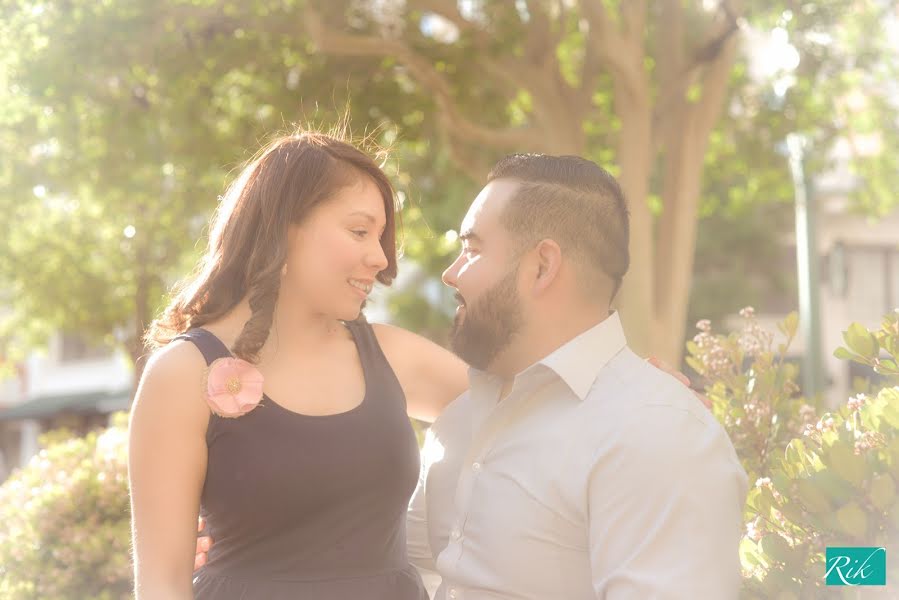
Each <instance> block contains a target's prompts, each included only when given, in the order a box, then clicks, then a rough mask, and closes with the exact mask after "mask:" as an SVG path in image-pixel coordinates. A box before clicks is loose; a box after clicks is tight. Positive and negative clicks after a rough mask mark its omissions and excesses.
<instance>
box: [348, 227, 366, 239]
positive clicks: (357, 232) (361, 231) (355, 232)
mask: <svg viewBox="0 0 899 600" xmlns="http://www.w3.org/2000/svg"><path fill="white" fill-rule="evenodd" d="M352 233H353V235H355V236H356V237H358V238H363V237H365V235H366V234H367V233H368V232H367V231H366V230H364V229H353V230H352Z"/></svg>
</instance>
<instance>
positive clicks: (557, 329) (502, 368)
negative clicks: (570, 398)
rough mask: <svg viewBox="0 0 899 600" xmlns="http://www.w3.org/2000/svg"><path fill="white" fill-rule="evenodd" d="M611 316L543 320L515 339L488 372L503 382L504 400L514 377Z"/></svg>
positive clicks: (605, 313) (589, 314)
mask: <svg viewBox="0 0 899 600" xmlns="http://www.w3.org/2000/svg"><path fill="white" fill-rule="evenodd" d="M610 315H611V313H610V312H609V309H608V307H601V308H600V309H599V310H592V311H589V312H581V313H579V314H572V315H571V316H569V317H566V318H565V319H563V320H562V321H556V322H550V321H549V320H541V321H540V322H537V323H532V325H531V326H530V327H525V328H522V331H521V332H520V333H519V334H518V335H516V336H515V338H513V340H512V343H511V344H509V347H508V348H506V350H505V351H503V352H501V353H500V354H499V355H498V356H497V357H496V359H494V361H493V362H492V363H491V364H490V366H489V367H488V368H487V372H488V373H490V374H492V375H495V376H497V377H500V378H501V379H502V381H503V387H502V393H501V395H500V397H501V398H504V397H505V396H506V395H507V394H508V393H509V392H511V390H512V385H513V384H514V382H515V377H517V376H518V374H519V373H521V372H522V371H524V370H525V369H527V368H528V367H530V366H531V365H533V364H535V363H537V362H539V361H540V360H542V359H544V358H546V357H547V356H549V355H550V354H552V353H553V352H555V351H556V350H558V349H559V348H561V347H562V346H564V345H565V344H567V343H568V342H570V341H571V340H573V339H574V338H576V337H578V336H579V335H581V334H582V333H584V332H585V331H588V330H590V329H592V328H594V327H596V326H597V325H599V324H600V323H602V322H603V321H605V320H606V319H608V318H609V316H610Z"/></svg>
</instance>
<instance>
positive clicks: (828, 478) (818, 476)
mask: <svg viewBox="0 0 899 600" xmlns="http://www.w3.org/2000/svg"><path fill="white" fill-rule="evenodd" d="M809 481H811V482H812V484H813V485H814V486H815V487H816V488H817V489H818V490H819V491H820V492H821V493H823V494H825V495H826V497H827V498H828V499H829V500H830V501H831V502H833V503H834V504H836V505H840V504H843V503H844V502H847V501H848V500H849V499H850V498H851V497H852V495H853V494H854V493H855V489H854V488H853V487H852V485H850V484H849V482H847V481H846V480H845V479H843V478H842V477H840V476H838V475H837V474H836V473H834V472H833V471H832V470H830V469H824V470H822V471H818V472H816V473H814V474H812V476H811V477H809Z"/></svg>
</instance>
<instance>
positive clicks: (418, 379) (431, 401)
mask: <svg viewBox="0 0 899 600" xmlns="http://www.w3.org/2000/svg"><path fill="white" fill-rule="evenodd" d="M372 327H373V329H374V331H375V335H376V336H377V338H378V343H379V344H380V345H381V348H382V349H383V350H384V355H385V356H386V357H387V361H388V362H389V363H390V366H391V367H393V370H394V372H395V373H396V376H397V378H398V379H399V380H400V385H402V386H403V392H404V393H405V394H406V407H407V411H408V413H409V416H410V417H414V418H416V419H420V420H422V421H428V422H433V421H434V419H436V418H437V416H438V415H439V414H440V413H441V412H442V411H443V408H444V407H445V406H446V405H447V404H449V403H450V402H452V401H453V400H455V399H456V398H458V397H459V395H460V394H461V393H462V392H464V391H465V390H466V389H468V365H466V364H465V363H464V362H463V361H462V360H461V359H460V358H458V357H457V356H456V355H455V354H453V353H452V352H450V351H449V350H447V349H446V348H443V347H442V346H440V345H438V344H435V343H434V342H432V341H431V340H429V339H427V338H424V337H422V336H420V335H417V334H415V333H412V332H411V331H406V330H405V329H401V328H399V327H394V326H392V325H382V324H374V325H373V326H372Z"/></svg>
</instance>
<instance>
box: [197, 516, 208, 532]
mask: <svg viewBox="0 0 899 600" xmlns="http://www.w3.org/2000/svg"><path fill="white" fill-rule="evenodd" d="M204 529H206V519H204V518H203V517H200V518H199V519H197V533H200V532H201V531H203V530H204Z"/></svg>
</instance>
